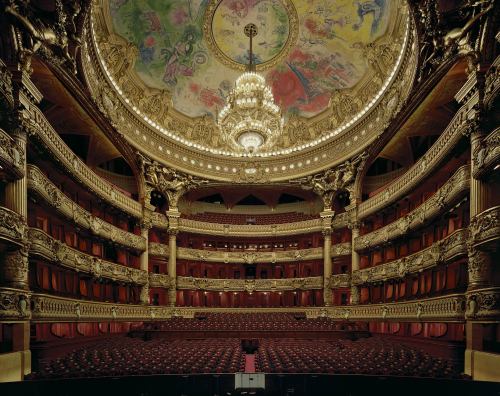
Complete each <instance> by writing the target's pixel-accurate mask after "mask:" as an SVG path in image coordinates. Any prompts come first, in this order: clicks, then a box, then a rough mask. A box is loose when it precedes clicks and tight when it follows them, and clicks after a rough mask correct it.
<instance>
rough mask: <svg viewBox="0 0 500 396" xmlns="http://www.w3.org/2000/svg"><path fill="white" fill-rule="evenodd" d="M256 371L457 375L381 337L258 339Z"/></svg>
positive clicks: (445, 364) (441, 362)
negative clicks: (326, 339) (325, 339)
mask: <svg viewBox="0 0 500 396" xmlns="http://www.w3.org/2000/svg"><path fill="white" fill-rule="evenodd" d="M256 368H257V371H261V372H266V373H328V374H364V375H397V376H418V377H434V378H435V377H448V378H449V377H457V376H458V374H459V373H458V371H457V369H456V368H455V367H454V365H453V364H452V363H451V362H450V361H448V360H445V359H440V358H435V357H432V356H430V355H428V354H425V353H423V352H421V351H418V350H415V349H413V348H410V347H407V346H404V345H401V344H398V343H392V342H389V341H385V340H383V339H381V338H363V339H359V340H357V341H350V340H344V339H342V340H335V341H321V340H297V339H265V340H261V342H260V347H259V349H258V352H257V359H256Z"/></svg>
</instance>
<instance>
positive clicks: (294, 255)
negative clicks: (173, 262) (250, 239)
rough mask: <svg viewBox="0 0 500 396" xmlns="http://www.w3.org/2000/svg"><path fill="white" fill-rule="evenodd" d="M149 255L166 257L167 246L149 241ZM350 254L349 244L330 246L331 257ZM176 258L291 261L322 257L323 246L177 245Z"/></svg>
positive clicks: (239, 261)
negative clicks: (232, 247)
mask: <svg viewBox="0 0 500 396" xmlns="http://www.w3.org/2000/svg"><path fill="white" fill-rule="evenodd" d="M148 252H149V255H150V256H157V257H168V255H169V246H168V245H167V244H163V243H157V242H150V243H149V250H148ZM350 254H351V244H350V243H349V242H347V243H341V244H336V245H334V246H332V251H331V255H332V257H339V256H346V255H350ZM177 258H180V259H186V260H200V261H207V262H216V263H243V264H254V263H282V262H291V261H305V260H317V259H322V258H323V248H311V249H297V250H284V251H274V252H259V251H242V252H228V251H220V250H203V249H191V248H184V247H178V248H177Z"/></svg>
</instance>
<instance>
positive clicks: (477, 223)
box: [469, 206, 500, 250]
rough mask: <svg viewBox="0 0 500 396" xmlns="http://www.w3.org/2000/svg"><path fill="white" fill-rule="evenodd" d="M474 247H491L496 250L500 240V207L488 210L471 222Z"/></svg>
mask: <svg viewBox="0 0 500 396" xmlns="http://www.w3.org/2000/svg"><path fill="white" fill-rule="evenodd" d="M469 229H470V234H471V241H470V242H471V244H472V246H473V247H479V246H485V247H486V246H490V247H492V248H494V250H496V248H497V247H498V241H499V240H500V206H495V207H493V208H490V209H487V210H485V211H484V212H481V213H479V214H477V215H476V216H474V217H473V218H472V219H471V220H470V225H469Z"/></svg>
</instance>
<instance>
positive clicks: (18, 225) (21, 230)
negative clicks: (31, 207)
mask: <svg viewBox="0 0 500 396" xmlns="http://www.w3.org/2000/svg"><path fill="white" fill-rule="evenodd" d="M25 230H26V223H25V219H23V217H22V216H21V215H19V214H17V213H16V212H13V211H12V210H10V209H7V208H5V207H3V206H0V240H1V239H3V240H6V241H9V242H14V243H16V244H22V243H23V239H24V237H25Z"/></svg>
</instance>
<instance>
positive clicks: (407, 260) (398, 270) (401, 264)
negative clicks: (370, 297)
mask: <svg viewBox="0 0 500 396" xmlns="http://www.w3.org/2000/svg"><path fill="white" fill-rule="evenodd" d="M468 234H469V233H468V230H467V229H461V230H457V231H455V232H454V233H453V234H451V235H450V236H448V237H447V238H445V239H443V240H441V241H439V242H436V243H434V244H433V245H432V246H430V247H428V248H426V249H423V250H421V251H419V252H417V253H414V254H412V255H410V256H406V257H403V258H400V259H398V260H394V261H390V262H388V263H385V264H380V265H377V266H375V267H370V268H365V269H362V270H358V271H354V272H353V274H352V283H353V284H354V285H362V284H366V283H372V282H382V281H386V280H388V279H397V278H404V277H405V276H406V275H407V274H415V273H418V272H421V271H423V270H426V269H429V268H433V267H435V266H436V265H438V264H440V263H444V262H447V261H449V260H451V259H453V258H456V257H459V256H465V255H467V240H468Z"/></svg>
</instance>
